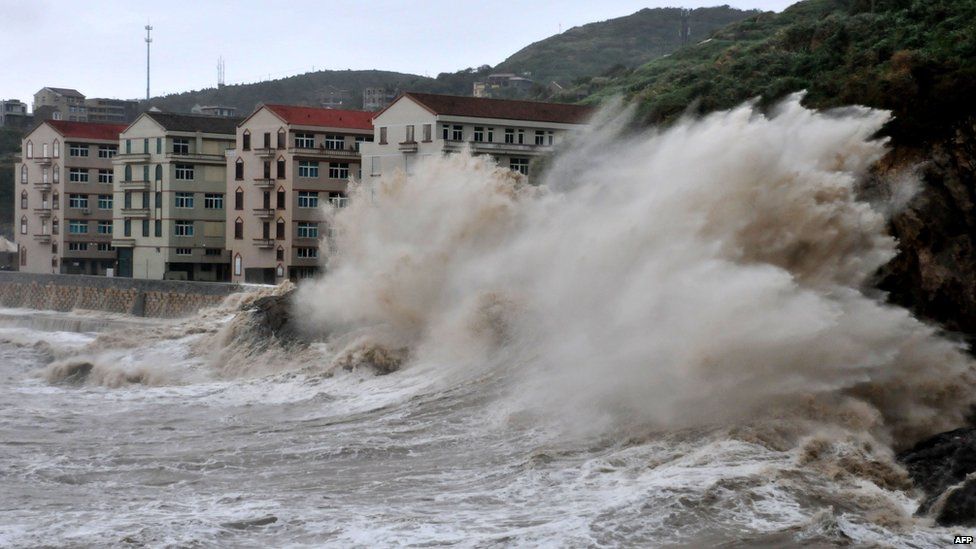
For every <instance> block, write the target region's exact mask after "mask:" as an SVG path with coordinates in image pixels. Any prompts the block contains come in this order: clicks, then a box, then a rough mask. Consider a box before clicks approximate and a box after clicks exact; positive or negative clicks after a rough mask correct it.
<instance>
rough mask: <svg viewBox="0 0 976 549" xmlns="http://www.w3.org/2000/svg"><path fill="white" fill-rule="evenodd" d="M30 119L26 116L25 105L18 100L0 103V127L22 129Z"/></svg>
mask: <svg viewBox="0 0 976 549" xmlns="http://www.w3.org/2000/svg"><path fill="white" fill-rule="evenodd" d="M30 118H31V116H30V115H29V114H27V103H24V102H23V101H20V100H19V99H7V100H4V101H0V126H13V127H15V128H23V127H25V126H26V125H27V121H28V120H30Z"/></svg>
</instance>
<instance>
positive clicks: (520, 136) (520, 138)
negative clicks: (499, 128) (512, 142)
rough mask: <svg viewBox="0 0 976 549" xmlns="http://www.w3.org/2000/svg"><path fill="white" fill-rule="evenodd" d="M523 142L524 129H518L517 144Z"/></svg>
mask: <svg viewBox="0 0 976 549" xmlns="http://www.w3.org/2000/svg"><path fill="white" fill-rule="evenodd" d="M524 143H525V130H523V129H519V131H518V144H519V145H522V144H524Z"/></svg>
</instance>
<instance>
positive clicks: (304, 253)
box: [295, 248, 319, 259]
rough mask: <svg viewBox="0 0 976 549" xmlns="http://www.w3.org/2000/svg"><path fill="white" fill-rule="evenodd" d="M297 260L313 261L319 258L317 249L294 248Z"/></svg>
mask: <svg viewBox="0 0 976 549" xmlns="http://www.w3.org/2000/svg"><path fill="white" fill-rule="evenodd" d="M295 251H297V252H298V253H297V255H298V258H299V259H315V258H316V257H318V256H319V249H318V248H295Z"/></svg>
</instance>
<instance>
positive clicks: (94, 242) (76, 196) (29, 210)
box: [14, 120, 125, 275]
mask: <svg viewBox="0 0 976 549" xmlns="http://www.w3.org/2000/svg"><path fill="white" fill-rule="evenodd" d="M123 130H125V126H122V125H117V124H97V123H92V122H71V121H67V120H47V121H44V122H41V123H40V124H38V125H37V126H36V127H35V128H34V129H33V130H31V131H30V132H28V134H27V135H26V136H25V137H24V140H23V143H22V144H21V151H22V152H21V156H22V158H21V162H20V163H18V164H17V165H16V181H17V184H16V190H15V192H14V195H15V197H16V202H17V204H16V213H15V218H14V219H15V222H16V224H17V236H16V240H17V244H18V245H19V247H20V250H19V251H20V258H19V260H20V261H19V263H20V270H22V271H27V272H32V273H66V274H89V275H104V274H106V270H107V269H109V268H112V267H114V265H115V251H114V249H113V248H112V229H113V227H112V207H113V206H112V200H113V196H112V183H113V169H112V158H113V157H114V156H115V154H116V151H117V149H118V142H119V134H120V133H121V132H122V131H123Z"/></svg>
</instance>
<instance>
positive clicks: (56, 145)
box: [54, 139, 61, 158]
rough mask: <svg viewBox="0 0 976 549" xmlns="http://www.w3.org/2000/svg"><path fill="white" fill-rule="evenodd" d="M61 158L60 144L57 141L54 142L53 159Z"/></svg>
mask: <svg viewBox="0 0 976 549" xmlns="http://www.w3.org/2000/svg"><path fill="white" fill-rule="evenodd" d="M60 157H61V142H60V141H58V140H57V139H55V140H54V158H60Z"/></svg>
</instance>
